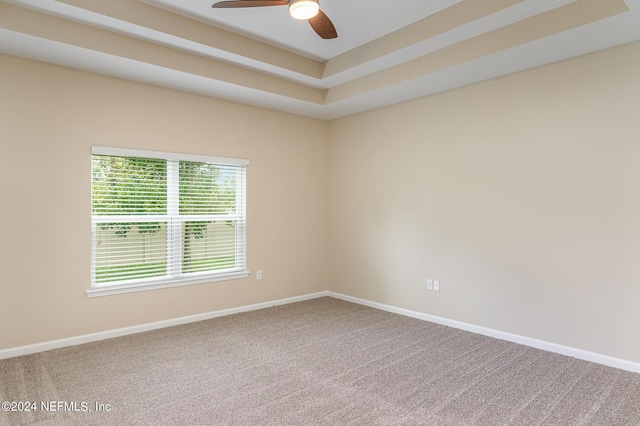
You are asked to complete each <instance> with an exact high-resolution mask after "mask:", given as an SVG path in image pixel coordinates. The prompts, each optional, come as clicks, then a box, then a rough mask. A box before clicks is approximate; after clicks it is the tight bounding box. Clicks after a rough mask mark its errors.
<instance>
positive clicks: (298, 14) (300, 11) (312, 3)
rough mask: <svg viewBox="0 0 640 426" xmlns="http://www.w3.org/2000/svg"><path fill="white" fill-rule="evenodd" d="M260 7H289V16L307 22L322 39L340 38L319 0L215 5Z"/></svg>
mask: <svg viewBox="0 0 640 426" xmlns="http://www.w3.org/2000/svg"><path fill="white" fill-rule="evenodd" d="M260 6H289V14H290V15H291V16H292V17H293V18H295V19H300V20H306V21H308V22H309V25H311V28H313V30H314V31H315V32H316V33H317V34H318V35H319V36H320V37H322V38H324V39H331V38H336V37H338V33H337V32H336V28H335V27H334V26H333V23H332V22H331V20H330V19H329V17H327V15H325V14H324V13H323V12H322V11H321V10H320V4H319V0H226V1H219V2H217V3H214V4H213V6H211V7H213V8H238V7H260Z"/></svg>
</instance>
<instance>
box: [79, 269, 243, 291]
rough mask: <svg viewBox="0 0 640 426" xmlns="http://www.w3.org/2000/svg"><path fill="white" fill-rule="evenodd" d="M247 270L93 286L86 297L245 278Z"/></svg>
mask: <svg viewBox="0 0 640 426" xmlns="http://www.w3.org/2000/svg"><path fill="white" fill-rule="evenodd" d="M249 274H250V272H249V271H242V272H231V273H228V274H221V275H209V276H200V277H193V278H183V279H180V280H167V279H163V280H158V281H145V282H144V283H137V284H136V283H131V284H128V283H127V284H117V285H102V286H95V287H92V288H90V289H89V290H87V291H86V293H87V296H88V297H100V296H112V295H114V294H123V293H133V292H137V291H146V290H157V289H161V288H171V287H182V286H185V285H193V284H204V283H210V282H214V281H228V280H237V279H242V278H247V277H248V276H249Z"/></svg>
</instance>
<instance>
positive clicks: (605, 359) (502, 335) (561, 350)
mask: <svg viewBox="0 0 640 426" xmlns="http://www.w3.org/2000/svg"><path fill="white" fill-rule="evenodd" d="M328 296H329V297H333V298H336V299H340V300H344V301H346V302H351V303H357V304H358V305H363V306H368V307H370V308H375V309H380V310H381V311H387V312H392V313H394V314H399V315H404V316H406V317H411V318H416V319H419V320H423V321H429V322H433V323H436V324H441V325H446V326H448V327H453V328H457V329H459V330H465V331H470V332H472V333H476V334H481V335H483V336H489V337H494V338H496V339H500V340H506V341H508V342H513V343H518V344H520V345H524V346H530V347H532V348H536V349H542V350H543V351H547V352H553V353H557V354H560V355H566V356H570V357H573V358H578V359H581V360H584V361H591V362H595V363H596V364H602V365H606V366H609V367H614V368H620V369H622V370H627V371H631V372H633V373H640V363H637V362H633V361H628V360H625V359H620V358H614V357H612V356H609V355H603V354H599V353H595V352H589V351H585V350H582V349H577V348H572V347H570V346H564V345H559V344H557V343H551V342H547V341H544V340H538V339H533V338H531V337H526V336H520V335H518V334H512V333H507V332H505V331H500V330H495V329H492V328H487V327H482V326H479V325H474V324H469V323H466V322H462V321H456V320H451V319H448V318H443V317H439V316H436V315H430V314H425V313H422V312H416V311H411V310H409V309H403V308H398V307H395V306H391V305H385V304H383V303H378V302H372V301H370V300H366V299H360V298H357V297H352V296H347V295H344V294H340V293H334V292H332V291H329V292H328Z"/></svg>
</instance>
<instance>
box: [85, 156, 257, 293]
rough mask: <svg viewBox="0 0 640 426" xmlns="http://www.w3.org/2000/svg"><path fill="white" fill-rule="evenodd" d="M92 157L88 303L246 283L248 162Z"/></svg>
mask: <svg viewBox="0 0 640 426" xmlns="http://www.w3.org/2000/svg"><path fill="white" fill-rule="evenodd" d="M91 152H92V155H91V165H92V173H91V212H92V213H91V289H90V290H88V291H87V294H88V295H89V296H97V295H104V294H115V293H122V292H129V291H137V290H146V289H151V288H162V287H172V286H176V285H183V284H192V283H201V282H209V281H216V280H223V279H234V278H244V277H247V276H248V271H247V270H246V255H245V225H246V215H245V202H246V200H245V198H246V179H245V168H246V166H247V165H248V164H249V161H247V160H240V159H232V158H216V157H203V156H190V155H184V154H170V153H161V152H148V151H134V150H125V149H116V148H104V147H93V148H92V151H91Z"/></svg>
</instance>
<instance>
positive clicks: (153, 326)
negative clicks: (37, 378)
mask: <svg viewBox="0 0 640 426" xmlns="http://www.w3.org/2000/svg"><path fill="white" fill-rule="evenodd" d="M328 295H329V292H327V291H321V292H318V293H312V294H306V295H303V296H295V297H289V298H286V299H278V300H272V301H269V302H262V303H256V304H253V305H247V306H241V307H238V308H229V309H223V310H220V311H213V312H205V313H202V314H196V315H189V316H186V317H180V318H174V319H170V320H164V321H157V322H152V323H147V324H141V325H134V326H132V327H125V328H118V329H116V330H109V331H101V332H98V333H92V334H85V335H82V336H76V337H69V338H67V339H60V340H51V341H48V342H43V343H36V344H33V345H26V346H19V347H17V348H10V349H2V350H0V359H5V358H13V357H16V356H21V355H29V354H33V353H37V352H44V351H49V350H51V349H58V348H64V347H67V346H74V345H81V344H83V343H90V342H96V341H99V340H105V339H112V338H114V337H120V336H127V335H129V334H136V333H142V332H145V331H151V330H157V329H159V328H165V327H173V326H175V325H182V324H188V323H192V322H198V321H205V320H208V319H212V318H217V317H223V316H226V315H232V314H238V313H240V312H249V311H256V310H258V309H265V308H271V307H273V306H279V305H286V304H289V303H295V302H302V301H305V300H311V299H317V298H319V297H326V296H328Z"/></svg>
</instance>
